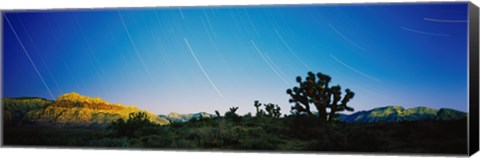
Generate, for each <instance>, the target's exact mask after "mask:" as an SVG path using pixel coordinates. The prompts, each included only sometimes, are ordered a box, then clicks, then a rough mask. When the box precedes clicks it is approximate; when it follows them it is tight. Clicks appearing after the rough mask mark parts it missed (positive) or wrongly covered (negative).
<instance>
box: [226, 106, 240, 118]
mask: <svg viewBox="0 0 480 158" xmlns="http://www.w3.org/2000/svg"><path fill="white" fill-rule="evenodd" d="M237 110H238V107H231V108H230V111H227V112H226V113H225V118H229V119H234V120H235V119H237V118H238V117H239V116H238V115H237V114H236V113H235V112H237Z"/></svg>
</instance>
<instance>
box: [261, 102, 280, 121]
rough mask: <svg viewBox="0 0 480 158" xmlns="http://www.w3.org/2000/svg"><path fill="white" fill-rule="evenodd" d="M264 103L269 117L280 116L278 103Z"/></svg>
mask: <svg viewBox="0 0 480 158" xmlns="http://www.w3.org/2000/svg"><path fill="white" fill-rule="evenodd" d="M264 105H265V110H266V111H267V116H268V117H274V118H280V115H281V113H280V107H279V106H278V105H277V104H272V103H268V104H264Z"/></svg>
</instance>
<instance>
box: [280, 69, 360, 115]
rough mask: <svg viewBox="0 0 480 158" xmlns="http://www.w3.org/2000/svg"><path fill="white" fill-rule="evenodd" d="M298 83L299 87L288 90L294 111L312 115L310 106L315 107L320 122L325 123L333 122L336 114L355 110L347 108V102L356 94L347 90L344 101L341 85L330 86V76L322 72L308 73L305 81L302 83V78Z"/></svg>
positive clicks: (297, 79)
mask: <svg viewBox="0 0 480 158" xmlns="http://www.w3.org/2000/svg"><path fill="white" fill-rule="evenodd" d="M296 81H297V82H298V83H299V86H298V87H296V86H295V87H293V88H292V89H287V94H289V95H290V97H291V99H289V102H290V103H295V105H294V106H293V107H292V110H293V111H296V112H298V113H306V114H308V115H312V112H311V110H310V105H314V106H315V107H316V108H317V110H318V114H319V115H318V116H319V118H320V121H321V122H324V121H332V120H333V118H334V117H335V113H336V112H339V111H344V110H347V111H353V110H354V109H353V108H351V107H349V106H347V102H348V101H350V100H351V99H352V98H353V96H354V95H355V93H353V92H352V91H351V90H350V89H346V90H345V93H346V94H345V96H344V97H343V100H342V96H341V94H342V92H341V87H340V85H337V86H331V87H330V86H329V83H330V81H331V77H330V76H328V75H325V74H322V73H320V72H319V73H317V74H316V75H315V74H314V73H312V72H308V76H307V77H306V78H305V80H304V81H302V77H300V76H298V77H297V78H296ZM327 109H329V111H327Z"/></svg>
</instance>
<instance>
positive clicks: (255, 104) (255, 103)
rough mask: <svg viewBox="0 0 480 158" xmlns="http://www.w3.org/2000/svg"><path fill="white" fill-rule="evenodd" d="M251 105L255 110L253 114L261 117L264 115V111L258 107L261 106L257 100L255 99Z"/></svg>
mask: <svg viewBox="0 0 480 158" xmlns="http://www.w3.org/2000/svg"><path fill="white" fill-rule="evenodd" d="M253 106H255V108H256V110H257V113H256V114H255V116H257V117H262V116H263V115H265V112H264V111H263V110H262V109H260V107H261V106H262V103H260V102H259V101H258V100H255V101H254V103H253Z"/></svg>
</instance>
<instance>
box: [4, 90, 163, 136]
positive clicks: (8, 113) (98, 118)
mask: <svg viewBox="0 0 480 158" xmlns="http://www.w3.org/2000/svg"><path fill="white" fill-rule="evenodd" d="M3 105H4V114H5V120H6V124H7V125H11V126H16V125H28V126H50V127H76V126H82V127H92V126H106V125H108V124H110V123H111V122H112V121H114V120H117V119H119V118H122V119H125V120H126V119H128V117H129V116H128V115H129V114H130V113H133V112H146V113H147V115H148V116H149V119H150V121H152V122H155V123H158V124H161V125H164V124H168V123H169V121H168V120H166V119H164V118H159V117H157V116H156V115H154V114H152V113H151V112H148V111H144V110H140V109H138V108H137V107H135V106H125V105H122V104H110V103H109V102H107V101H104V100H102V99H101V98H91V97H87V96H82V95H80V94H78V93H75V92H73V93H68V94H64V95H61V96H59V97H58V98H57V99H56V100H55V101H50V100H46V99H41V98H4V99H3Z"/></svg>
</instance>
